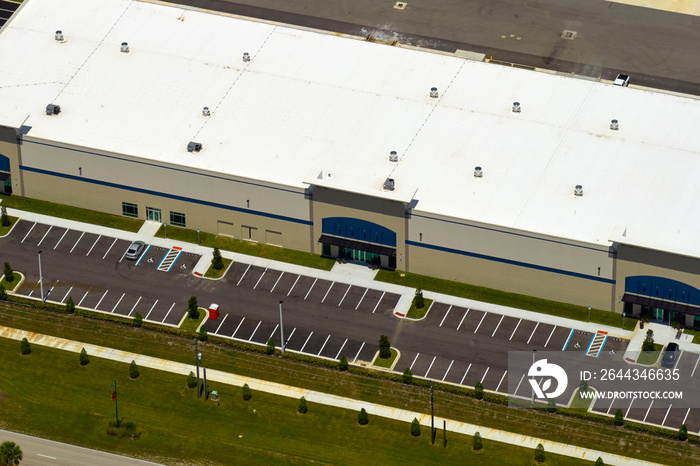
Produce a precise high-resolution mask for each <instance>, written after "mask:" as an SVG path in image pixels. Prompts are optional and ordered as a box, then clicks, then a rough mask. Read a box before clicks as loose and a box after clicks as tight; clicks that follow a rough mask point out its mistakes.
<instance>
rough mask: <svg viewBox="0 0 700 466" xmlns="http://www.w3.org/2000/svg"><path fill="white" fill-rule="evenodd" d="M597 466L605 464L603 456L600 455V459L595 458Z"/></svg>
mask: <svg viewBox="0 0 700 466" xmlns="http://www.w3.org/2000/svg"><path fill="white" fill-rule="evenodd" d="M595 466H605V463H604V462H603V458H601V457H600V456H599V457H598V459H597V460H595Z"/></svg>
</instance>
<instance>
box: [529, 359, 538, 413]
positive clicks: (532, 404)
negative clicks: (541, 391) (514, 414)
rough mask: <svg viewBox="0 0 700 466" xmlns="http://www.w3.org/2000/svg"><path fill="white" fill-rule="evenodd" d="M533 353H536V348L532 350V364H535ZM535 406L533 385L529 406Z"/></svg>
mask: <svg viewBox="0 0 700 466" xmlns="http://www.w3.org/2000/svg"><path fill="white" fill-rule="evenodd" d="M535 353H537V350H536V349H533V350H532V365H533V366H534V365H535ZM533 406H535V387H532V402H531V404H530V407H531V408H532V407H533Z"/></svg>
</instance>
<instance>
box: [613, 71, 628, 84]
mask: <svg viewBox="0 0 700 466" xmlns="http://www.w3.org/2000/svg"><path fill="white" fill-rule="evenodd" d="M629 84H630V77H629V75H627V74H618V75H617V78H615V81H613V85H615V86H624V87H627V86H629Z"/></svg>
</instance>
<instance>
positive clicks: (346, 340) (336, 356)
mask: <svg viewBox="0 0 700 466" xmlns="http://www.w3.org/2000/svg"><path fill="white" fill-rule="evenodd" d="M347 342H348V339H347V338H346V339H345V341H344V342H343V346H341V347H340V349H339V350H338V354H336V355H335V359H338V357H340V352H341V351H343V348H345V343H347Z"/></svg>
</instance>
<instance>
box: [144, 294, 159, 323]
mask: <svg viewBox="0 0 700 466" xmlns="http://www.w3.org/2000/svg"><path fill="white" fill-rule="evenodd" d="M156 304H158V300H157V299H156V302H155V303H153V306H151V310H150V311H148V314H146V317H144V319H146V320H148V316H150V315H151V312H153V308H155V307H156Z"/></svg>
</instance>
